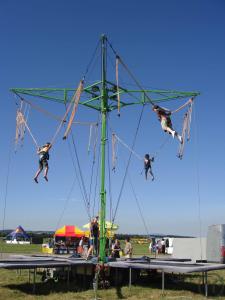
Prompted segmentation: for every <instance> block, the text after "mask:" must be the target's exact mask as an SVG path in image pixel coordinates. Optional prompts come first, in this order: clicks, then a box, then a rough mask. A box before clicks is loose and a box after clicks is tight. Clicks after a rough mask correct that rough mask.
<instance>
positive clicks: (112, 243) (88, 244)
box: [77, 216, 133, 259]
mask: <svg viewBox="0 0 225 300" xmlns="http://www.w3.org/2000/svg"><path fill="white" fill-rule="evenodd" d="M98 219H99V218H98V216H97V217H95V218H93V219H92V221H91V223H90V236H89V239H88V240H87V239H86V238H85V237H81V239H80V242H79V246H78V250H77V252H78V253H79V254H80V255H82V256H83V257H85V258H86V259H89V258H91V257H93V256H99V233H100V228H99V221H98ZM132 253H133V247H132V245H131V242H130V239H129V238H126V239H125V245H124V247H123V248H122V247H121V244H120V241H119V240H118V239H113V240H110V239H107V240H106V255H107V256H110V257H114V258H120V256H121V255H124V256H125V257H126V258H131V257H132Z"/></svg>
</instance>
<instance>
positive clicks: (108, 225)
mask: <svg viewBox="0 0 225 300" xmlns="http://www.w3.org/2000/svg"><path fill="white" fill-rule="evenodd" d="M99 224H100V222H99ZM83 227H84V228H88V229H89V228H90V223H87V224H85V225H83ZM105 229H107V230H115V231H116V230H118V229H119V225H117V224H114V223H113V224H112V222H109V221H105Z"/></svg>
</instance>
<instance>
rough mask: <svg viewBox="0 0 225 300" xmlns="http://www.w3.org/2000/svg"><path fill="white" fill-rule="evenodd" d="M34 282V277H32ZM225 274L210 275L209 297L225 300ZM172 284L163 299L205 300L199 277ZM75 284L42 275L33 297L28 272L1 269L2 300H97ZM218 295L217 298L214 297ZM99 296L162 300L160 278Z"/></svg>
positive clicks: (131, 299) (111, 299)
mask: <svg viewBox="0 0 225 300" xmlns="http://www.w3.org/2000/svg"><path fill="white" fill-rule="evenodd" d="M31 279H32V276H31ZM224 279H225V271H220V272H212V273H209V298H208V299H225V289H224V286H223V281H224ZM174 280H175V281H174V282H172V281H171V278H170V277H167V278H166V281H165V288H166V290H165V294H164V299H205V298H204V296H203V290H201V287H200V286H199V283H200V281H201V277H200V275H186V276H185V277H184V278H181V280H180V279H179V278H178V277H176V278H175V279H174ZM78 290H79V287H76V286H75V285H74V283H72V282H71V283H70V285H69V287H68V288H67V285H66V283H65V282H62V283H53V282H48V283H41V282H40V275H38V276H37V280H36V294H33V291H32V284H29V283H28V271H27V270H22V271H21V273H20V274H19V273H18V272H16V271H15V270H0V300H8V299H9V300H10V299H28V300H30V299H35V300H40V299H46V300H59V299H60V300H62V299H63V300H64V299H65V300H72V299H81V300H82V299H89V300H90V299H94V292H93V290H92V289H88V290H84V291H81V290H80V291H78ZM212 293H214V294H215V296H213V295H212ZM98 297H99V298H101V299H109V300H113V299H129V300H137V299H139V300H140V299H162V294H161V278H160V276H159V277H158V278H157V277H156V278H155V277H152V278H151V279H150V278H148V279H147V278H146V280H145V281H144V282H142V283H140V284H139V285H136V286H135V285H132V286H131V289H129V287H128V286H124V287H121V288H113V287H112V288H110V289H108V290H99V291H98Z"/></svg>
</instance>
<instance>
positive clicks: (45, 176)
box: [44, 166, 49, 181]
mask: <svg viewBox="0 0 225 300" xmlns="http://www.w3.org/2000/svg"><path fill="white" fill-rule="evenodd" d="M48 170H49V167H48V166H46V168H45V172H44V179H45V180H46V181H48V177H47V175H48Z"/></svg>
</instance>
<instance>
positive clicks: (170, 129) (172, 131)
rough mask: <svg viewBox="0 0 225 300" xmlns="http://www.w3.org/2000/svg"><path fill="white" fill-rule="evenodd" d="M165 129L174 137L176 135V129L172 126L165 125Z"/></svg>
mask: <svg viewBox="0 0 225 300" xmlns="http://www.w3.org/2000/svg"><path fill="white" fill-rule="evenodd" d="M164 130H166V131H167V132H169V133H171V134H172V136H173V137H174V135H176V131H175V130H173V129H172V128H170V127H168V126H167V127H165V129H164Z"/></svg>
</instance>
